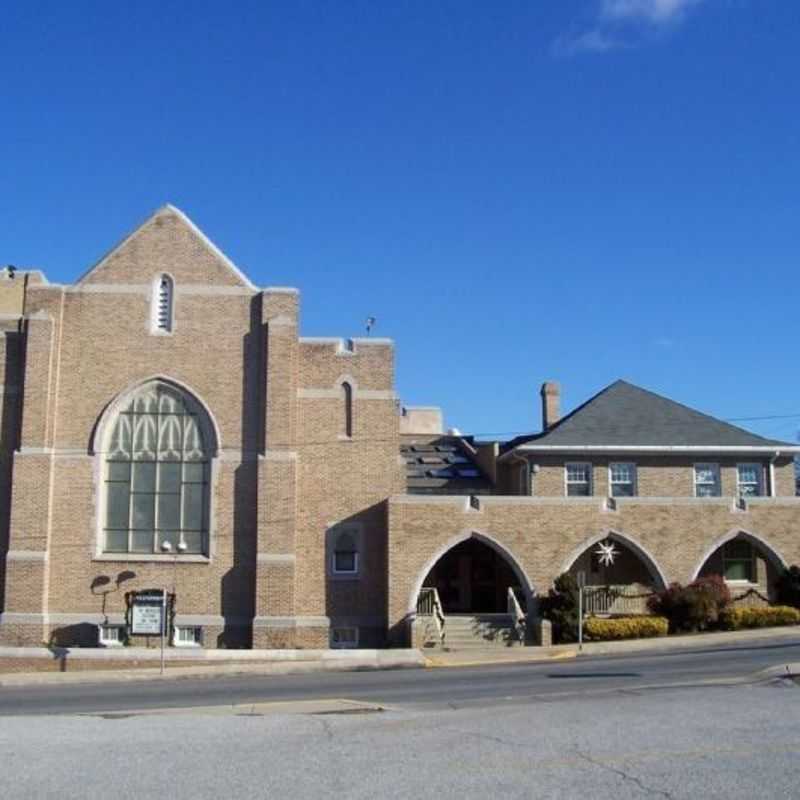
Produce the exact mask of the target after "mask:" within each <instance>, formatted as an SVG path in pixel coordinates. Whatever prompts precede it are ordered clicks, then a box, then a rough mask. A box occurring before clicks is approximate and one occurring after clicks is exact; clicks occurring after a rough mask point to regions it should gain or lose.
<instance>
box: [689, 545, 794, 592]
mask: <svg viewBox="0 0 800 800" xmlns="http://www.w3.org/2000/svg"><path fill="white" fill-rule="evenodd" d="M785 566H786V563H785V561H784V559H783V558H782V556H780V554H779V553H777V552H776V551H775V550H774V549H773V548H772V547H771V546H770V545H769V544H768V543H767V542H765V541H764V540H763V539H761V538H760V537H758V536H756V535H755V534H753V533H750V532H748V531H741V530H740V531H736V530H734V531H730V532H729V533H727V534H726V535H725V536H723V537H721V538H720V539H717V540H716V541H715V542H714V544H713V545H712V546H711V547H710V548H709V550H708V551H707V553H706V554H705V556H704V557H703V560H702V562H701V563H700V564H699V565H698V567H697V568H696V569H695V571H694V575H693V577H697V578H703V577H707V576H708V575H721V576H722V577H723V578H724V579H725V582H726V583H727V584H728V586H729V588H730V589H731V592H732V593H733V594H734V596H736V594H737V591H738V593H739V594H741V593H743V592H747V591H748V590H750V589H755V590H756V591H757V592H758V594H759V595H761V597H762V599H763V598H769V600H773V599H774V597H773V596H774V594H775V584H776V582H777V580H778V576H779V574H780V572H781V571H782V570H783V569H784V568H785ZM764 602H766V601H764Z"/></svg>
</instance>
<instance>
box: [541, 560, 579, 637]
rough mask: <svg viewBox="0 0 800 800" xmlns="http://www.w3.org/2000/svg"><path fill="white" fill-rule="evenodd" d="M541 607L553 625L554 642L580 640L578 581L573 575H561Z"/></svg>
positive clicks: (545, 616) (544, 598) (542, 601)
mask: <svg viewBox="0 0 800 800" xmlns="http://www.w3.org/2000/svg"><path fill="white" fill-rule="evenodd" d="M539 608H540V610H541V614H542V616H543V617H544V618H545V619H549V620H550V622H551V623H552V625H553V642H554V643H563V642H576V641H578V583H577V581H576V580H575V578H573V577H572V575H570V574H569V573H567V572H565V573H564V574H563V575H559V576H558V577H557V578H556V579H555V581H554V583H553V588H552V589H551V590H550V591H549V592H548V593H547V597H542V598H541V599H540V600H539Z"/></svg>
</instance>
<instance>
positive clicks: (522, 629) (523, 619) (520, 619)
mask: <svg viewBox="0 0 800 800" xmlns="http://www.w3.org/2000/svg"><path fill="white" fill-rule="evenodd" d="M507 610H508V614H509V616H510V617H511V621H512V622H513V623H514V628H515V629H516V631H517V638H518V639H519V640H520V642H521V643H522V644H525V640H526V638H527V636H526V631H527V629H528V617H527V615H526V614H525V612H524V611H523V610H522V606H521V605H520V604H519V600H518V599H517V593H516V592H515V591H514V587H513V586H509V587H508V594H507Z"/></svg>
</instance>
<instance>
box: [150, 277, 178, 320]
mask: <svg viewBox="0 0 800 800" xmlns="http://www.w3.org/2000/svg"><path fill="white" fill-rule="evenodd" d="M173 289H174V287H173V284H172V278H170V277H169V275H162V276H161V277H160V278H159V279H158V282H157V284H156V291H155V296H154V298H153V327H154V328H155V330H156V331H159V332H162V333H171V332H172V316H173V313H172V312H173V308H172V307H173V296H174V291H173Z"/></svg>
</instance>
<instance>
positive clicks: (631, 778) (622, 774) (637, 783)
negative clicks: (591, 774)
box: [575, 747, 673, 800]
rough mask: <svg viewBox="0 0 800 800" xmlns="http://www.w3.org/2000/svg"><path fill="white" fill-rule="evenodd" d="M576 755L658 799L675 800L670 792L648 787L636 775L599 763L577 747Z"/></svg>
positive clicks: (603, 762) (605, 763) (602, 762)
mask: <svg viewBox="0 0 800 800" xmlns="http://www.w3.org/2000/svg"><path fill="white" fill-rule="evenodd" d="M575 754H576V755H577V756H578V758H580V759H582V760H583V761H586V762H587V763H588V764H591V765H592V766H593V767H598V768H599V769H604V770H606V771H607V772H611V773H612V774H614V775H617V776H619V777H620V778H622V780H624V781H628V782H630V783H632V784H634V786H637V787H638V788H639V789H641V790H642V791H643V792H645V793H647V794H650V795H654V796H657V797H665V798H666V799H667V800H673V797H672V795H671V794H670V793H669V792H665V791H664V790H663V789H656V788H655V787H653V786H648V785H647V784H646V783H644V781H642V779H641V778H637V777H636V776H635V775H630V774H628V773H627V772H625V770H624V769H620V768H619V767H614V766H612V765H611V764H609V763H607V762H605V761H598V760H597V759H594V758H592V757H591V756H590V755H589V754H588V753H584V752H582V751H581V750H579V749H578V748H577V747H576V748H575Z"/></svg>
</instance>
